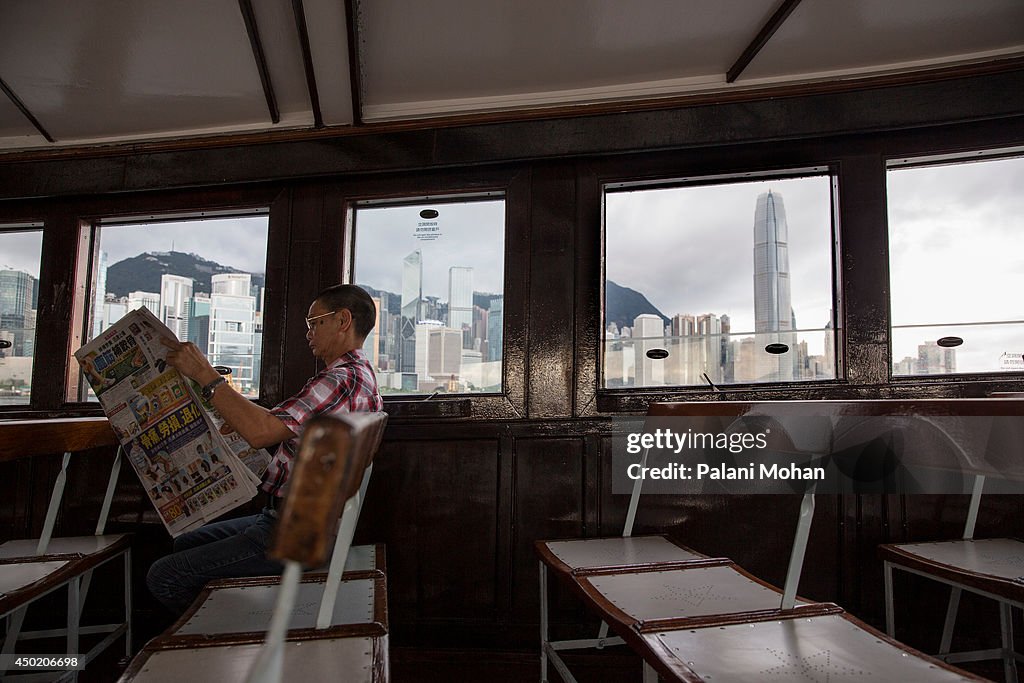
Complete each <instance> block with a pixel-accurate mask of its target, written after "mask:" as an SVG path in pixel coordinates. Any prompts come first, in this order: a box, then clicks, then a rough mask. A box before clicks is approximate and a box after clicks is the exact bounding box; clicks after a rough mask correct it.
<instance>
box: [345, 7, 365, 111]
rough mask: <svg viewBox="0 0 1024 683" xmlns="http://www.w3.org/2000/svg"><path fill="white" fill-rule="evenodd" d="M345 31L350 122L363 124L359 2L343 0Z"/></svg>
mask: <svg viewBox="0 0 1024 683" xmlns="http://www.w3.org/2000/svg"><path fill="white" fill-rule="evenodd" d="M345 32H346V34H347V36H348V82H349V88H350V92H351V97H352V124H353V125H354V126H362V125H363V60H362V55H360V53H359V4H358V2H357V0H345Z"/></svg>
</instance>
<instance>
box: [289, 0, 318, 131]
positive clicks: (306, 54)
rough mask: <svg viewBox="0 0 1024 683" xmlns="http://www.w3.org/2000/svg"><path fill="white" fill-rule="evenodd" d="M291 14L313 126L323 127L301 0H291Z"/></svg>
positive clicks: (304, 12)
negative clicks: (293, 18)
mask: <svg viewBox="0 0 1024 683" xmlns="http://www.w3.org/2000/svg"><path fill="white" fill-rule="evenodd" d="M292 14H294V15H295V29H296V30H297V31H298V32H299V46H300V47H301V48H302V65H303V67H305V69H306V89H307V90H308V91H309V105H310V107H311V108H312V109H313V127H314V128H323V127H324V116H323V114H322V113H321V112H320V93H319V92H318V91H317V89H316V74H315V73H314V72H313V51H312V50H311V49H310V47H309V30H308V29H307V28H306V11H305V9H303V7H302V0H292Z"/></svg>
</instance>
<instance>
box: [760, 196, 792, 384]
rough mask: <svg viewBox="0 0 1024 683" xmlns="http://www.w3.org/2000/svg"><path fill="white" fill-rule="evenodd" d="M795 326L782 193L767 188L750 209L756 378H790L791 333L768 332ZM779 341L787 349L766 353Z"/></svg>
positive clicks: (787, 379)
mask: <svg viewBox="0 0 1024 683" xmlns="http://www.w3.org/2000/svg"><path fill="white" fill-rule="evenodd" d="M792 329H795V316H794V314H793V305H792V300H791V297H790V280H789V227H788V226H787V224H786V206H785V204H784V203H783V201H782V195H780V194H777V193H775V192H772V191H771V190H769V191H768V192H765V193H763V194H761V195H758V197H757V206H756V208H755V209H754V331H755V332H756V333H757V344H758V346H759V347H760V349H759V350H758V352H757V353H758V363H757V366H758V367H757V375H758V379H761V380H771V381H778V382H785V381H790V380H792V379H793V368H794V363H795V359H796V354H795V350H796V349H795V348H794V347H795V344H796V336H795V335H794V334H791V333H790V334H770V333H773V332H784V331H788V330H792ZM772 343H782V344H786V345H787V346H789V349H790V352H789V353H784V354H780V355H770V354H768V353H767V352H765V351H764V350H763V349H764V347H765V346H767V345H768V344H772Z"/></svg>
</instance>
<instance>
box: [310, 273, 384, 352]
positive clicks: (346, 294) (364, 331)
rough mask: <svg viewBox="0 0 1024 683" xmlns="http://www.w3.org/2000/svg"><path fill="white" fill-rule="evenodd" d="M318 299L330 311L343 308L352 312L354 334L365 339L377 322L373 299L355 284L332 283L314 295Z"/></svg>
mask: <svg viewBox="0 0 1024 683" xmlns="http://www.w3.org/2000/svg"><path fill="white" fill-rule="evenodd" d="M316 301H319V302H320V303H322V304H323V305H324V306H326V307H327V308H329V309H331V310H332V311H340V310H341V309H343V308H346V309H348V310H349V312H351V313H352V325H353V326H354V327H355V331H356V336H357V337H359V338H360V339H366V335H368V334H370V330H372V329H373V326H374V325H375V324H376V323H377V307H376V306H374V304H373V299H371V298H370V295H369V294H367V293H366V291H365V290H363V289H362V288H361V287H356V286H355V285H334V286H333V287H328V288H327V289H325V290H323V291H322V292H320V293H319V294H317V295H316Z"/></svg>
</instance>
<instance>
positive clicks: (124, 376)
mask: <svg viewBox="0 0 1024 683" xmlns="http://www.w3.org/2000/svg"><path fill="white" fill-rule="evenodd" d="M161 337H163V338H167V339H174V340H176V338H175V336H174V333H173V332H171V330H170V329H169V328H167V327H166V326H165V325H164V324H163V323H161V322H160V321H159V320H158V319H157V318H156V316H154V315H153V314H152V313H151V312H150V311H149V310H148V309H146V308H140V309H137V310H134V311H130V312H128V314H127V315H125V316H124V317H123V318H121V320H119V321H118V322H116V323H115V324H114V325H112V326H111V327H110V328H109V329H107V330H106V331H105V332H103V334H101V335H100V336H99V337H97V338H96V339H94V340H92V341H91V342H89V343H88V344H86V345H85V346H83V347H82V348H80V349H79V350H78V351H76V352H75V358H77V359H78V362H79V364H80V365H81V366H82V370H83V371H84V373H85V377H86V379H87V380H88V382H89V385H90V386H91V387H92V390H93V392H95V394H96V396H97V398H99V401H100V405H101V406H103V412H104V413H106V415H107V419H108V420H109V421H110V426H111V427H112V428H113V430H114V433H115V434H116V435H117V438H118V440H119V441H120V442H121V445H122V446H124V449H125V452H126V453H127V454H128V459H129V461H130V462H131V464H132V467H133V468H134V469H135V473H136V474H137V475H138V477H139V481H140V482H142V486H143V488H144V489H145V490H146V494H147V495H148V496H149V499H150V501H152V503H153V506H154V507H155V508H156V511H157V513H158V514H159V515H160V519H161V521H163V523H164V526H165V527H166V528H167V531H168V532H169V533H170V534H171V536H178V535H180V534H182V533H184V532H186V531H189V530H191V529H194V528H196V527H198V526H201V525H202V524H204V523H205V522H207V521H209V520H211V519H213V518H215V517H219V516H220V515H222V514H224V513H225V512H227V511H228V510H231V509H233V508H236V507H238V506H239V505H242V504H243V503H245V502H247V501H249V500H251V499H252V498H253V497H254V496H255V495H256V493H257V487H258V485H259V483H260V475H262V474H263V471H264V470H265V469H266V467H267V464H268V463H269V462H270V459H271V456H270V453H268V452H267V451H266V450H265V449H257V448H253V447H251V446H250V445H249V444H248V443H246V441H245V440H244V439H243V438H242V437H241V436H239V435H238V434H236V433H233V432H232V433H231V434H228V435H224V434H221V433H220V427H221V425H222V424H223V420H222V419H221V417H220V416H219V415H217V413H216V411H215V410H213V407H212V406H211V405H209V404H208V403H206V402H204V401H203V400H202V399H201V398H200V390H199V387H198V386H197V385H196V384H195V383H194V382H192V381H191V380H187V379H186V378H185V377H184V376H182V375H181V373H179V372H178V371H177V370H175V369H174V368H173V367H171V366H169V365H167V361H166V357H167V351H168V349H167V347H166V346H164V345H163V344H162V343H161V342H160V338H161Z"/></svg>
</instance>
